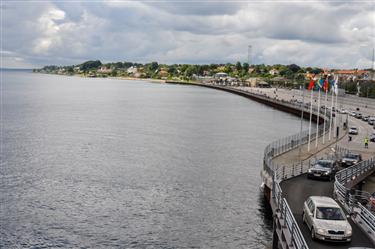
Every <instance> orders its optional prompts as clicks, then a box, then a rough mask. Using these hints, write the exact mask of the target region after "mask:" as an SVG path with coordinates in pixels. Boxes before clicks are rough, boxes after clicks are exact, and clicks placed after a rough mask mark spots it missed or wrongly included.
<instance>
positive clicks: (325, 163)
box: [317, 161, 332, 168]
mask: <svg viewBox="0 0 375 249" xmlns="http://www.w3.org/2000/svg"><path fill="white" fill-rule="evenodd" d="M317 164H319V165H320V166H322V167H324V168H331V165H332V164H331V162H329V161H318V163H317Z"/></svg>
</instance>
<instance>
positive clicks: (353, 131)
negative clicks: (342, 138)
mask: <svg viewBox="0 0 375 249" xmlns="http://www.w3.org/2000/svg"><path fill="white" fill-rule="evenodd" d="M349 134H350V135H358V128H357V127H350V129H349Z"/></svg>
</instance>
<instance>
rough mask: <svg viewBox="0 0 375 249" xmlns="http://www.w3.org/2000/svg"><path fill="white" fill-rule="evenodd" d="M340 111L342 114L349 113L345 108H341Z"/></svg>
mask: <svg viewBox="0 0 375 249" xmlns="http://www.w3.org/2000/svg"><path fill="white" fill-rule="evenodd" d="M340 113H341V114H347V113H348V111H347V110H345V109H344V108H343V109H341V110H340Z"/></svg>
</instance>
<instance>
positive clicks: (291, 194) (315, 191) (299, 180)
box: [281, 175, 374, 249]
mask: <svg viewBox="0 0 375 249" xmlns="http://www.w3.org/2000/svg"><path fill="white" fill-rule="evenodd" d="M296 186H298V187H296ZM281 188H282V190H283V193H284V195H285V196H284V197H285V198H286V199H287V201H288V204H289V206H290V208H291V210H292V212H293V215H294V217H295V219H296V221H297V223H298V226H299V227H300V229H301V232H302V234H303V236H304V237H305V240H306V242H307V244H308V246H309V248H319V249H325V248H327V249H328V248H337V249H347V248H349V247H354V246H357V247H358V246H362V247H369V248H372V247H374V245H373V244H372V243H371V241H370V239H369V238H368V237H367V236H366V235H365V234H364V233H363V232H362V231H361V230H360V228H359V227H358V226H357V225H355V224H354V223H353V222H351V221H350V223H351V225H352V228H353V237H352V242H351V243H350V244H349V243H338V244H335V243H328V242H320V241H312V240H311V236H310V230H309V229H308V228H307V226H306V225H305V224H303V223H302V207H303V203H304V201H305V200H306V199H307V198H308V197H309V196H314V195H318V196H329V197H332V193H333V182H328V181H320V180H312V179H307V178H306V175H301V176H298V177H294V178H291V179H289V180H286V181H283V182H281Z"/></svg>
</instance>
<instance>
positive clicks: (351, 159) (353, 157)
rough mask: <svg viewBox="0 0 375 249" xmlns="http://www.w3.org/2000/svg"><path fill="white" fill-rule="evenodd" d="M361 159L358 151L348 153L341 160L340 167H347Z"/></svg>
mask: <svg viewBox="0 0 375 249" xmlns="http://www.w3.org/2000/svg"><path fill="white" fill-rule="evenodd" d="M360 161H362V156H361V155H360V154H358V153H352V152H351V153H348V154H346V155H345V156H344V157H343V158H342V160H341V166H342V167H349V166H352V165H354V164H357V163H359V162H360Z"/></svg>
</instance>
